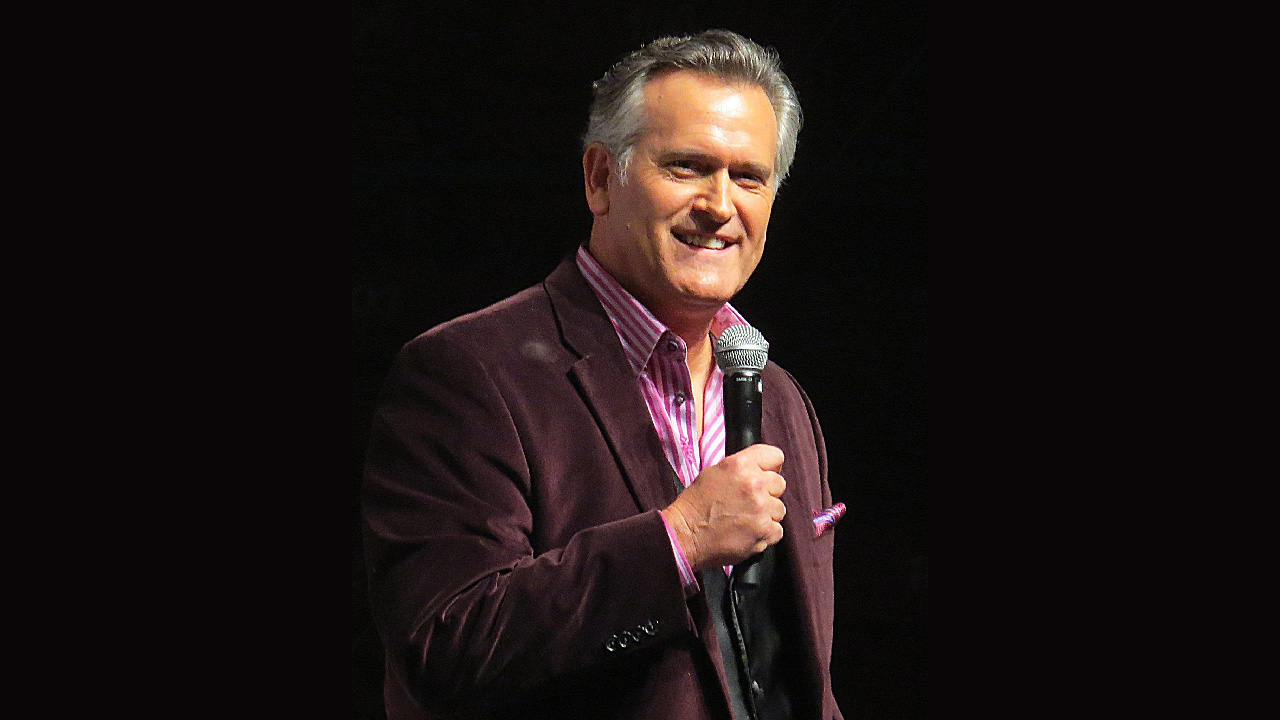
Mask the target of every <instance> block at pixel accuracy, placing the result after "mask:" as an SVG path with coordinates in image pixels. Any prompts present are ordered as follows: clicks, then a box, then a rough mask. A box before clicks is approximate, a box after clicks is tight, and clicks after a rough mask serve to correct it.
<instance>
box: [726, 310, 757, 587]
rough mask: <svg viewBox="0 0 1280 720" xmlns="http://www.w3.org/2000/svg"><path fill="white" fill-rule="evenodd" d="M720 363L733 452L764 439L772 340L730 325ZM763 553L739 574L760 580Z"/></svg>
mask: <svg viewBox="0 0 1280 720" xmlns="http://www.w3.org/2000/svg"><path fill="white" fill-rule="evenodd" d="M715 355H716V364H717V365H719V366H720V371H721V372H723V373H724V454H725V456H726V457H727V456H729V455H732V454H734V453H736V452H738V451H739V450H743V449H746V448H748V447H750V446H752V445H755V444H756V443H758V442H760V413H761V409H762V405H761V396H762V390H763V386H764V383H763V382H762V381H761V379H760V371H761V370H764V366H765V363H767V362H768V361H769V343H768V342H767V341H766V340H765V339H764V335H762V334H760V331H759V330H757V329H755V328H753V327H751V326H750V325H730V326H729V327H727V328H725V331H724V332H722V333H720V337H719V338H718V339H717V340H716V350H715ZM760 557H761V556H760V555H752V556H751V557H749V558H747V559H746V560H744V561H742V562H740V563H738V564H737V565H736V566H735V567H734V570H733V574H734V576H735V577H737V578H741V579H742V580H743V581H745V582H752V583H754V582H756V580H755V576H756V575H757V574H758V573H757V571H756V570H755V568H756V565H757V562H758V561H759V560H760Z"/></svg>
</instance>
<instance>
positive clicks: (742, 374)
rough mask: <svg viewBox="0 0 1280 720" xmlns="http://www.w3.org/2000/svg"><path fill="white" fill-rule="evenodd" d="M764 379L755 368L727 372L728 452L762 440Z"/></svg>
mask: <svg viewBox="0 0 1280 720" xmlns="http://www.w3.org/2000/svg"><path fill="white" fill-rule="evenodd" d="M763 385H764V383H763V382H762V381H761V379H760V373H759V372H757V371H755V370H734V371H733V372H727V373H725V375H724V454H725V455H732V454H734V453H736V452H738V451H739V450H743V449H745V448H748V447H750V446H752V445H755V444H756V443H758V442H760V412H761V407H760V400H761V395H762V391H763Z"/></svg>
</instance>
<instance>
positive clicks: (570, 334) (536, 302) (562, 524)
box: [363, 258, 841, 720]
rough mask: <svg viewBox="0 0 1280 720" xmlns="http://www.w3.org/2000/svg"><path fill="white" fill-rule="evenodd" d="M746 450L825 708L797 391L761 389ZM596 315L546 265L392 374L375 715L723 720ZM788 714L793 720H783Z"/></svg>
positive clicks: (807, 435) (611, 343) (372, 522)
mask: <svg viewBox="0 0 1280 720" xmlns="http://www.w3.org/2000/svg"><path fill="white" fill-rule="evenodd" d="M762 375H763V383H764V385H763V386H764V403H763V404H764V408H763V417H762V426H761V436H762V439H763V441H764V442H766V443H769V444H771V445H776V446H778V447H780V448H782V450H783V452H784V453H785V454H786V462H785V464H784V465H783V468H782V474H783V475H784V476H785V477H786V479H787V489H786V492H785V493H784V495H783V497H782V499H783V501H784V502H785V503H786V505H787V515H786V518H785V519H784V521H783V529H784V532H785V536H784V538H783V540H782V542H781V543H780V544H779V545H778V546H777V548H779V549H778V550H777V551H778V552H780V553H782V557H781V558H780V559H782V560H783V563H782V567H785V568H787V569H788V571H789V572H790V573H791V576H792V580H793V584H794V587H795V591H794V606H795V615H794V623H793V624H792V626H791V627H790V628H788V636H789V641H791V642H794V643H799V644H800V647H803V648H807V650H808V651H807V652H806V653H805V657H806V658H807V660H806V662H805V663H804V667H803V668H802V673H803V682H802V683H801V689H802V690H803V691H804V694H805V697H803V698H800V699H799V700H800V701H801V702H800V703H798V707H802V708H803V707H808V708H810V712H808V713H806V714H805V715H804V716H803V717H805V718H822V719H823V720H829V719H830V718H840V717H841V716H840V711H839V709H838V708H837V707H836V703H835V698H834V697H833V695H832V693H831V673H830V661H831V632H832V616H833V587H832V549H833V543H834V540H833V537H834V533H833V532H827V533H824V534H823V535H822V536H821V537H817V538H815V537H814V532H813V525H812V515H813V511H814V510H816V509H822V508H826V507H829V506H830V505H831V504H832V502H831V495H830V490H829V488H828V486H827V462H826V449H825V445H824V444H823V440H822V432H821V430H820V428H819V427H818V420H817V417H816V416H815V414H814V411H813V407H812V406H811V405H810V403H809V400H808V398H807V397H806V396H805V394H804V392H803V391H802V390H801V389H800V386H799V385H798V384H797V383H796V381H795V379H794V378H792V377H791V375H790V374H788V373H787V372H786V371H784V370H782V369H781V368H779V367H778V366H777V365H775V364H773V363H769V364H768V366H767V367H766V368H765V369H764V371H763V374H762ZM676 482H677V481H676V476H675V473H674V471H673V470H672V469H671V466H670V464H669V463H668V462H667V460H666V457H665V455H664V454H663V451H662V447H661V444H660V442H659V440H658V435H657V433H656V432H655V431H654V429H653V423H652V420H651V419H650V417H649V412H648V410H647V408H646V406H645V403H644V400H643V398H642V397H641V395H640V391H639V389H638V388H637V387H636V381H635V377H634V375H633V374H632V371H631V369H630V366H629V365H628V364H627V360H626V358H625V357H624V356H623V351H622V345H621V343H620V342H619V340H618V336H617V334H616V332H615V331H614V329H613V326H612V325H611V324H610V322H609V319H608V316H607V315H606V314H605V312H604V309H603V308H602V307H601V305H600V303H599V301H598V300H597V299H596V297H595V295H594V294H593V293H592V291H591V288H590V286H589V285H588V284H587V282H586V280H585V279H583V277H582V275H581V274H580V273H579V271H578V269H577V266H576V265H575V263H574V261H573V259H572V258H568V259H566V260H565V261H564V262H563V263H562V264H561V265H560V266H559V267H558V268H557V269H556V270H555V271H554V272H553V273H552V274H551V275H550V277H548V278H547V280H546V281H545V282H543V283H541V284H539V285H536V286H534V287H532V288H529V289H527V290H525V291H523V292H521V293H519V294H517V295H515V296H513V297H511V298H508V299H506V300H504V301H502V302H499V303H497V304H496V305H493V306H491V307H489V308H486V309H484V310H481V311H479V312H476V313H473V314H470V315H467V316H464V317H461V318H458V319H456V320H452V321H450V322H447V323H444V324H442V325H440V326H438V327H436V328H433V329H432V330H430V331H428V332H427V333H425V334H423V335H421V336H419V337H417V338H416V339H414V340H413V341H411V342H409V343H408V344H407V345H406V346H405V347H404V348H403V349H402V350H401V352H400V353H399V355H398V356H397V358H396V360H395V363H394V366H393V368H392V370H391V372H390V374H389V379H388V382H387V384H386V387H385V390H384V393H383V397H382V399H381V401H380V404H379V408H378V410H377V413H376V416H375V418H374V422H373V427H372V438H371V443H370V447H369V453H368V460H367V465H366V473H365V484H364V497H363V502H364V524H365V549H366V553H367V566H368V569H369V576H370V578H369V590H370V599H371V607H372V611H373V616H374V619H375V621H376V624H377V626H378V630H379V633H380V636H381V638H382V642H383V645H384V647H385V649H386V662H387V675H386V686H385V697H386V707H387V714H388V716H389V717H390V718H391V719H392V720H400V719H401V718H444V717H449V718H454V717H463V718H490V717H511V718H521V719H525V718H536V717H552V718H565V719H570V718H582V719H583V720H599V719H600V718H644V719H646V720H651V719H654V720H685V719H688V720H695V719H696V720H702V719H710V718H716V719H718V720H728V718H729V710H728V701H727V699H726V694H725V691H724V671H723V667H722V665H721V659H720V658H721V655H720V652H719V651H718V649H717V647H716V640H715V635H716V634H715V631H714V628H713V627H712V626H711V621H710V619H709V613H708V610H707V602H706V596H705V594H704V593H702V592H698V593H696V594H694V595H692V596H691V597H686V596H685V592H684V589H683V588H682V586H681V583H680V576H679V573H678V571H677V568H676V563H675V560H674V558H673V555H672V551H671V545H670V542H669V540H668V538H667V533H666V530H665V528H664V526H663V523H662V518H661V517H660V516H659V514H658V510H660V509H661V508H664V507H666V506H667V505H668V504H670V503H671V502H672V501H673V500H674V499H675V497H676ZM800 718H801V716H797V720H800Z"/></svg>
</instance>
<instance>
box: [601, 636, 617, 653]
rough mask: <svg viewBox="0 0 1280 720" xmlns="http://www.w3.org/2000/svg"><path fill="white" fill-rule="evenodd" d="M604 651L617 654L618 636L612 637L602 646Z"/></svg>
mask: <svg viewBox="0 0 1280 720" xmlns="http://www.w3.org/2000/svg"><path fill="white" fill-rule="evenodd" d="M604 649H605V650H607V651H609V652H617V651H618V636H617V635H614V636H613V637H611V638H609V642H607V643H605V644H604Z"/></svg>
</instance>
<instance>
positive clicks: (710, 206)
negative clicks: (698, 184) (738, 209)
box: [693, 170, 735, 225]
mask: <svg viewBox="0 0 1280 720" xmlns="http://www.w3.org/2000/svg"><path fill="white" fill-rule="evenodd" d="M732 188H733V184H732V183H731V182H730V181H729V173H728V171H727V170H721V171H719V172H717V173H713V174H712V175H710V176H708V177H707V182H706V184H705V185H704V186H703V189H702V191H701V192H700V193H698V197H697V198H696V199H695V201H694V206H693V207H694V210H698V211H700V212H703V213H706V214H707V215H709V216H711V218H712V219H713V220H715V221H716V222H717V223H719V224H721V225H723V224H724V223H727V222H729V220H730V219H731V218H733V216H734V213H735V210H734V206H733V194H732Z"/></svg>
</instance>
